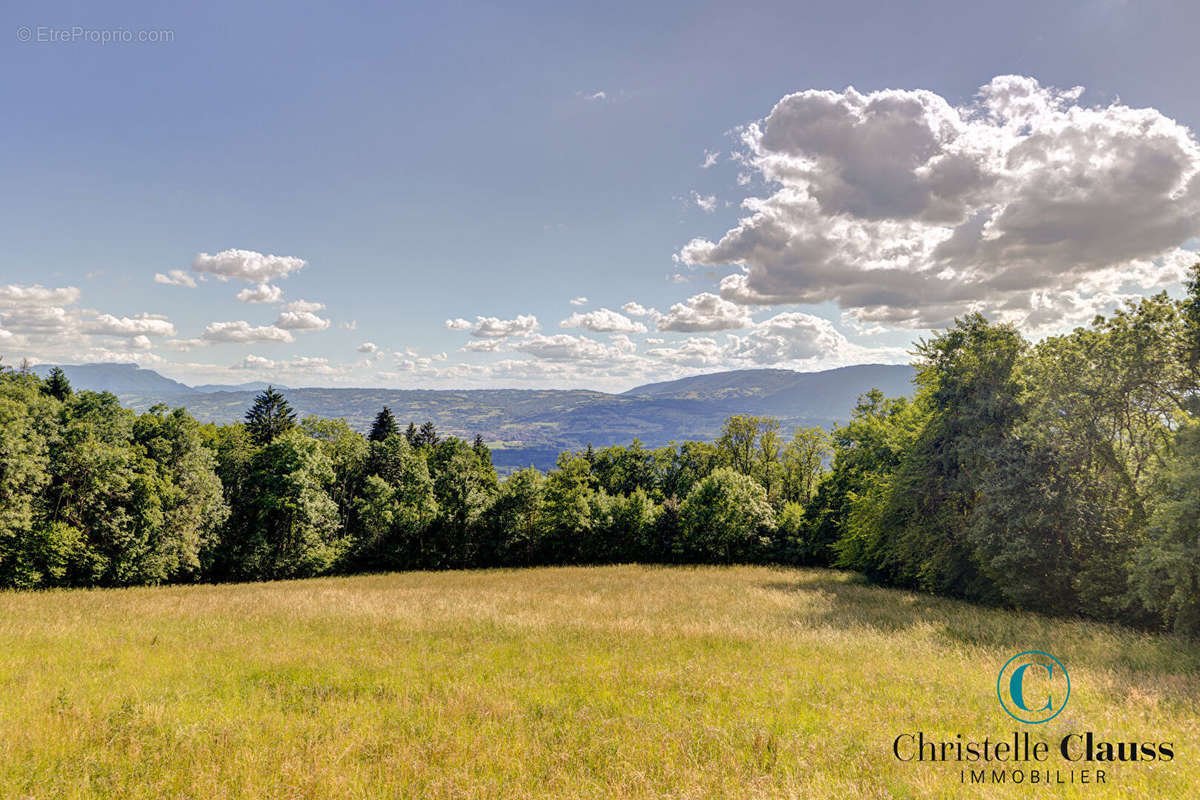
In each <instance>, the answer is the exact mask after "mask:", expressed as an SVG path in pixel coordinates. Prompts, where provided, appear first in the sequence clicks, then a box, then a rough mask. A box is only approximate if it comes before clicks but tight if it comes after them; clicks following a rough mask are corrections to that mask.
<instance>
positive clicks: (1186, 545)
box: [1131, 420, 1200, 636]
mask: <svg viewBox="0 0 1200 800" xmlns="http://www.w3.org/2000/svg"><path fill="white" fill-rule="evenodd" d="M1197 487H1200V421H1196V420H1193V421H1192V422H1190V423H1188V424H1187V425H1186V426H1184V427H1183V428H1181V429H1180V430H1179V432H1178V434H1177V435H1176V437H1175V448H1174V453H1173V455H1172V456H1171V458H1170V460H1169V461H1168V463H1167V466H1166V469H1165V470H1164V474H1163V480H1162V496H1161V499H1160V500H1159V501H1158V503H1157V507H1156V508H1155V510H1154V514H1153V516H1152V517H1151V519H1150V524H1149V527H1148V529H1147V535H1146V538H1145V541H1144V542H1143V543H1142V544H1141V545H1140V547H1139V548H1138V549H1137V552H1136V555H1135V563H1134V566H1133V570H1132V575H1131V579H1132V580H1131V583H1132V588H1133V590H1134V592H1135V594H1136V596H1137V597H1138V598H1139V599H1140V600H1141V601H1142V602H1143V603H1144V604H1145V606H1146V608H1148V609H1149V610H1151V611H1152V612H1154V613H1156V614H1158V615H1159V616H1160V618H1161V619H1162V621H1163V622H1164V623H1165V624H1166V625H1167V626H1169V627H1171V628H1173V629H1174V630H1175V631H1177V632H1179V633H1183V634H1187V635H1189V636H1196V635H1198V634H1200V491H1197Z"/></svg>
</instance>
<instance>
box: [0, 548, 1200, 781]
mask: <svg viewBox="0 0 1200 800" xmlns="http://www.w3.org/2000/svg"><path fill="white" fill-rule="evenodd" d="M0 645H2V646H0V692H2V695H0V697H2V698H3V703H0V796H3V797H25V796H27V797H96V796H98V797H120V798H160V797H180V798H225V797H253V798H301V797H302V798H309V797H311V798H328V797H361V798H373V797H414V798H425V797H434V798H436V797H447V798H451V797H461V798H487V797H597V798H599V797H678V798H692V797H731V798H745V797H796V798H809V797H838V798H847V799H848V798H868V797H893V796H896V797H959V796H978V797H1008V796H1011V797H1026V796H1031V795H1035V794H1036V795H1043V794H1046V793H1047V791H1048V792H1049V793H1051V794H1053V795H1054V796H1057V797H1075V796H1079V797H1084V796H1086V797H1106V796H1114V797H1118V796H1119V797H1128V796H1141V797H1185V796H1192V794H1193V792H1192V790H1193V788H1194V787H1195V786H1197V785H1200V763H1198V757H1197V755H1196V743H1197V741H1200V739H1198V728H1200V709H1198V708H1197V698H1198V697H1200V677H1198V673H1197V667H1198V666H1200V648H1197V647H1196V646H1195V645H1193V644H1190V643H1188V642H1186V641H1184V640H1181V639H1178V638H1174V637H1167V636H1155V635H1149V634H1144V633H1138V632H1134V631H1130V630H1126V629H1122V628H1119V627H1114V626H1107V625H1098V624H1091V623H1086V622H1072V621H1060V620H1050V619H1046V618H1042V617H1038V616H1035V615H1028V614H1018V613H1012V612H1006V611H1000V610H992V609H983V608H978V607H974V606H970V605H967V604H963V603H957V602H954V601H949V600H942V599H937V598H932V597H926V596H923V595H916V594H910V593H906V592H898V591H892V590H885V589H879V588H875V587H870V586H866V585H863V584H862V583H861V582H860V581H858V580H857V579H856V578H855V577H854V576H852V575H848V574H845V573H838V572H831V571H823V570H785V569H769V568H757V567H734V568H724V569H723V568H711V567H706V568H696V569H691V568H655V567H639V566H620V567H601V568H554V569H535V570H515V571H507V570H503V571H482V572H448V573H408V574H398V575H382V576H366V577H353V578H327V579H319V580H309V581H295V582H282V583H266V584H245V585H227V586H196V587H167V588H149V589H126V590H104V591H88V590H75V591H55V592H44V593H27V594H20V593H4V594H0ZM1029 649H1043V650H1048V651H1049V652H1052V653H1053V654H1054V655H1056V656H1057V657H1058V658H1059V659H1061V660H1062V661H1063V662H1064V663H1065V664H1066V666H1067V668H1068V669H1069V670H1070V673H1071V678H1072V683H1073V689H1072V694H1071V700H1070V703H1069V705H1068V707H1067V708H1066V710H1065V711H1064V712H1063V713H1062V714H1061V715H1060V717H1059V718H1056V719H1055V720H1053V721H1051V722H1050V723H1047V724H1046V725H1041V726H1028V727H1026V726H1019V725H1017V724H1016V723H1014V722H1013V721H1012V720H1011V719H1009V718H1008V717H1007V716H1005V714H1004V712H1003V711H1002V710H1001V708H1000V706H999V704H998V703H997V700H996V697H995V680H996V673H997V671H998V670H999V668H1000V666H1001V665H1002V664H1003V663H1004V662H1005V661H1006V660H1007V659H1008V657H1009V656H1012V655H1014V654H1016V653H1018V652H1020V651H1023V650H1029ZM1015 728H1021V729H1023V730H1024V729H1028V730H1030V731H1031V732H1032V733H1034V735H1035V736H1036V737H1039V738H1042V739H1045V740H1046V741H1049V742H1051V744H1052V748H1053V747H1057V742H1058V740H1059V739H1060V738H1061V737H1062V736H1063V735H1065V734H1066V733H1070V732H1072V731H1087V730H1092V731H1095V732H1096V734H1097V735H1098V736H1109V737H1112V738H1113V739H1114V740H1118V739H1120V740H1123V739H1136V740H1152V741H1159V740H1166V741H1173V742H1174V743H1175V753H1176V758H1175V760H1174V761H1173V762H1170V763H1154V764H1143V763H1138V764H1124V765H1116V766H1107V767H1106V771H1107V773H1108V775H1107V784H1106V785H1104V786H1095V785H1089V786H1074V787H1073V786H1070V785H1067V786H1053V787H1040V788H1039V787H1033V786H1018V787H1014V786H1000V787H998V786H988V787H986V788H983V789H980V788H979V787H975V788H971V787H963V786H962V785H961V784H960V783H959V772H958V766H956V765H953V764H945V765H943V764H933V765H930V764H906V763H900V762H897V761H896V760H895V759H894V758H893V756H892V752H891V744H892V740H893V738H894V737H895V736H896V735H897V734H899V733H901V732H905V731H917V730H922V731H925V732H926V734H927V735H930V734H932V735H938V736H945V737H947V738H953V736H954V734H956V733H962V734H964V736H971V737H980V738H982V737H983V736H985V735H987V736H993V737H995V736H1002V735H1011V731H1012V730H1014V729H1015ZM1043 728H1044V729H1045V730H1041V729H1043ZM1045 766H1048V767H1050V768H1052V769H1054V768H1061V767H1062V766H1063V765H1062V764H1061V763H1060V762H1059V761H1058V759H1057V758H1055V759H1052V760H1051V761H1050V762H1049V763H1047V764H1046V765H1045ZM1079 766H1083V765H1079Z"/></svg>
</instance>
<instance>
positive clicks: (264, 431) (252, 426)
mask: <svg viewBox="0 0 1200 800" xmlns="http://www.w3.org/2000/svg"><path fill="white" fill-rule="evenodd" d="M295 426H296V412H295V411H293V410H292V407H291V405H290V404H289V403H288V401H287V399H286V398H285V397H284V396H283V394H282V393H280V392H279V391H277V390H276V389H275V387H274V386H268V387H267V388H266V390H265V391H263V393H262V394H260V395H259V396H258V397H256V398H254V405H253V406H251V407H250V410H249V411H247V412H246V430H248V431H249V432H250V438H251V440H252V441H253V442H254V443H255V444H257V445H264V444H270V443H271V442H273V441H275V438H276V437H277V436H279V435H280V434H282V433H285V432H287V431H289V430H291V429H292V428H294V427H295Z"/></svg>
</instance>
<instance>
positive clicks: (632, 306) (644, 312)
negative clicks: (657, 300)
mask: <svg viewBox="0 0 1200 800" xmlns="http://www.w3.org/2000/svg"><path fill="white" fill-rule="evenodd" d="M621 310H622V311H624V312H625V313H626V314H628V315H629V316H631V317H650V316H653V315H654V314H655V313H657V312H655V310H654V309H653V308H646V307H645V306H644V305H642V304H641V303H635V302H633V301H632V300H630V301H629V302H628V303H626V304H625V305H623V306H621Z"/></svg>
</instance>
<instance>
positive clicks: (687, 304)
mask: <svg viewBox="0 0 1200 800" xmlns="http://www.w3.org/2000/svg"><path fill="white" fill-rule="evenodd" d="M656 321H657V323H658V329H659V330H660V331H683V332H685V333H694V332H696V331H727V330H735V329H737V328H745V327H747V326H749V325H752V324H753V320H751V319H750V312H749V311H748V310H747V309H746V308H745V307H744V306H740V305H738V304H737V303H733V302H730V301H729V300H723V299H722V298H720V297H718V296H717V295H715V294H712V293H711V292H703V293H702V294H698V295H696V296H695V297H690V298H688V299H687V300H686V301H684V302H682V303H676V304H675V305H673V306H671V308H670V309H669V310H668V311H667V313H666V314H661V315H659V316H658V317H657V319H656Z"/></svg>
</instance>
